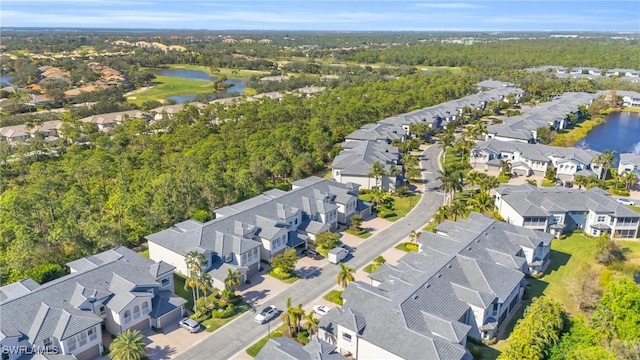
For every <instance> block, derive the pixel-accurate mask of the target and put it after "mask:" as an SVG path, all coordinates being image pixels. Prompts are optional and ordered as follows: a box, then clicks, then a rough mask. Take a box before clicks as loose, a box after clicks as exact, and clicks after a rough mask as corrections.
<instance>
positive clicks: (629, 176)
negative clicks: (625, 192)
mask: <svg viewBox="0 0 640 360" xmlns="http://www.w3.org/2000/svg"><path fill="white" fill-rule="evenodd" d="M637 181H638V175H636V173H635V171H626V172H625V173H624V175H622V182H623V183H624V187H626V188H627V189H629V188H631V187H632V186H633V185H635V183H636V182H637Z"/></svg>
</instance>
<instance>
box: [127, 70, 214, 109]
mask: <svg viewBox="0 0 640 360" xmlns="http://www.w3.org/2000/svg"><path fill="white" fill-rule="evenodd" d="M153 82H154V83H156V85H155V86H154V87H153V88H152V89H149V90H147V91H143V92H141V93H138V94H134V95H131V97H129V100H128V101H129V102H132V103H134V104H137V105H140V104H142V103H143V102H145V101H147V100H163V99H166V98H168V97H169V96H177V95H190V94H207V93H214V92H216V89H214V88H213V81H206V80H193V79H183V78H179V77H175V76H163V75H158V76H156V78H155V79H154V80H153ZM133 98H135V99H133Z"/></svg>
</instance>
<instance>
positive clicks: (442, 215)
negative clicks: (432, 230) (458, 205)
mask: <svg viewBox="0 0 640 360" xmlns="http://www.w3.org/2000/svg"><path fill="white" fill-rule="evenodd" d="M449 216H451V212H450V211H449V207H448V206H444V205H443V206H440V207H439V208H438V212H436V213H435V214H434V215H433V221H435V222H436V223H438V224H441V223H442V222H443V221H445V220H447V219H448V218H449Z"/></svg>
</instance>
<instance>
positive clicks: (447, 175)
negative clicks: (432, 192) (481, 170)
mask: <svg viewBox="0 0 640 360" xmlns="http://www.w3.org/2000/svg"><path fill="white" fill-rule="evenodd" d="M438 174H440V175H439V176H438V177H437V178H436V180H438V181H440V182H441V183H442V185H440V188H441V189H442V190H444V192H445V193H446V194H447V195H451V198H453V195H455V193H456V191H461V190H462V181H461V176H460V173H459V172H458V171H456V170H452V169H450V168H444V171H441V170H438ZM451 198H448V199H447V203H449V202H450V201H451Z"/></svg>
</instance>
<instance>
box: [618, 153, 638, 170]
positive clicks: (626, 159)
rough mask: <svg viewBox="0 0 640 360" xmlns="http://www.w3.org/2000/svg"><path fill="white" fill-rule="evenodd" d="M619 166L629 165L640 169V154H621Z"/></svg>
mask: <svg viewBox="0 0 640 360" xmlns="http://www.w3.org/2000/svg"><path fill="white" fill-rule="evenodd" d="M620 164H621V165H624V164H631V165H634V166H635V167H636V168H638V169H640V154H636V153H622V154H620Z"/></svg>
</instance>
